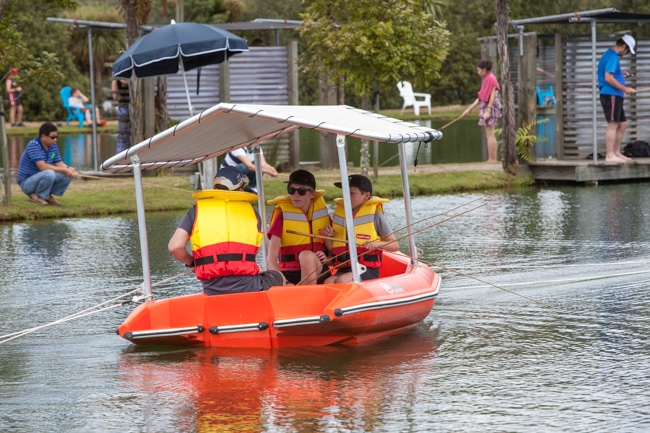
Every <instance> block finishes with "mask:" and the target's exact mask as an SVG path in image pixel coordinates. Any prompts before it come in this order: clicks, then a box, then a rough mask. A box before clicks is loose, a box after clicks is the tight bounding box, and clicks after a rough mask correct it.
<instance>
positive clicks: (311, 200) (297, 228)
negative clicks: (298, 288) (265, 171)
mask: <svg viewBox="0 0 650 433" xmlns="http://www.w3.org/2000/svg"><path fill="white" fill-rule="evenodd" d="M324 193H325V191H322V190H319V191H317V190H316V179H315V178H314V175H313V174H311V173H310V172H309V171H307V170H296V171H294V172H293V173H291V175H290V176H289V181H288V182H287V195H284V196H280V197H277V198H275V199H273V200H269V201H268V204H275V205H276V207H275V209H274V210H273V215H272V216H271V227H270V229H269V239H270V240H271V242H270V245H269V253H268V256H267V267H268V269H273V270H278V271H282V273H283V274H284V276H285V278H286V279H287V281H288V282H290V283H292V284H298V283H300V284H317V283H322V282H323V281H324V280H325V278H327V276H328V275H329V273H328V272H327V266H326V265H325V262H326V261H327V256H328V249H327V248H326V245H325V243H323V242H322V241H321V240H319V239H318V238H314V237H312V236H307V235H318V234H326V233H321V231H322V230H323V229H324V228H325V227H329V228H330V229H331V227H330V224H331V220H330V216H329V212H328V210H327V204H326V203H325V200H324V199H323V194H324ZM298 233H304V234H305V235H303V234H298Z"/></svg>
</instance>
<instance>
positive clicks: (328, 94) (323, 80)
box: [318, 73, 338, 170]
mask: <svg viewBox="0 0 650 433" xmlns="http://www.w3.org/2000/svg"><path fill="white" fill-rule="evenodd" d="M336 99H337V92H336V87H335V85H334V84H333V83H332V79H331V75H329V74H325V73H321V74H319V77H318V100H319V102H320V103H321V104H322V105H334V104H336V102H337V101H336ZM337 154H338V152H337V150H336V135H335V134H332V133H331V132H321V133H320V168H321V169H322V170H330V169H332V168H334V167H335V166H337V165H336V161H337Z"/></svg>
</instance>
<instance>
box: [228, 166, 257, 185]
mask: <svg viewBox="0 0 650 433" xmlns="http://www.w3.org/2000/svg"><path fill="white" fill-rule="evenodd" d="M232 167H233V168H234V169H235V170H237V171H238V172H240V173H241V174H243V175H245V176H246V177H248V187H249V188H255V187H256V186H257V178H255V172H254V171H250V170H249V169H248V167H246V164H244V163H243V162H240V163H239V164H237V165H235V166H232Z"/></svg>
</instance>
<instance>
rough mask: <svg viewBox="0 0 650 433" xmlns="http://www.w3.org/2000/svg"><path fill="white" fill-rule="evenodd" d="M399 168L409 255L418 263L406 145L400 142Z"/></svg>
mask: <svg viewBox="0 0 650 433" xmlns="http://www.w3.org/2000/svg"><path fill="white" fill-rule="evenodd" d="M397 149H398V153H399V168H400V171H401V173H402V191H403V192H404V211H405V212H406V227H407V229H408V241H409V255H410V256H411V263H412V264H414V265H417V263H418V262H417V257H418V252H417V251H418V250H417V248H416V246H415V235H414V234H413V208H412V206H411V189H410V187H409V176H408V175H409V173H408V165H407V163H406V146H405V145H404V143H398V144H397Z"/></svg>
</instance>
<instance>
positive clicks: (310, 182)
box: [285, 170, 316, 189]
mask: <svg viewBox="0 0 650 433" xmlns="http://www.w3.org/2000/svg"><path fill="white" fill-rule="evenodd" d="M285 183H297V184H299V185H307V186H310V187H312V188H313V189H316V178H315V177H314V175H313V174H311V173H310V172H308V171H307V170H296V171H294V172H293V173H291V175H289V180H288V181H286V182H285Z"/></svg>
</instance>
